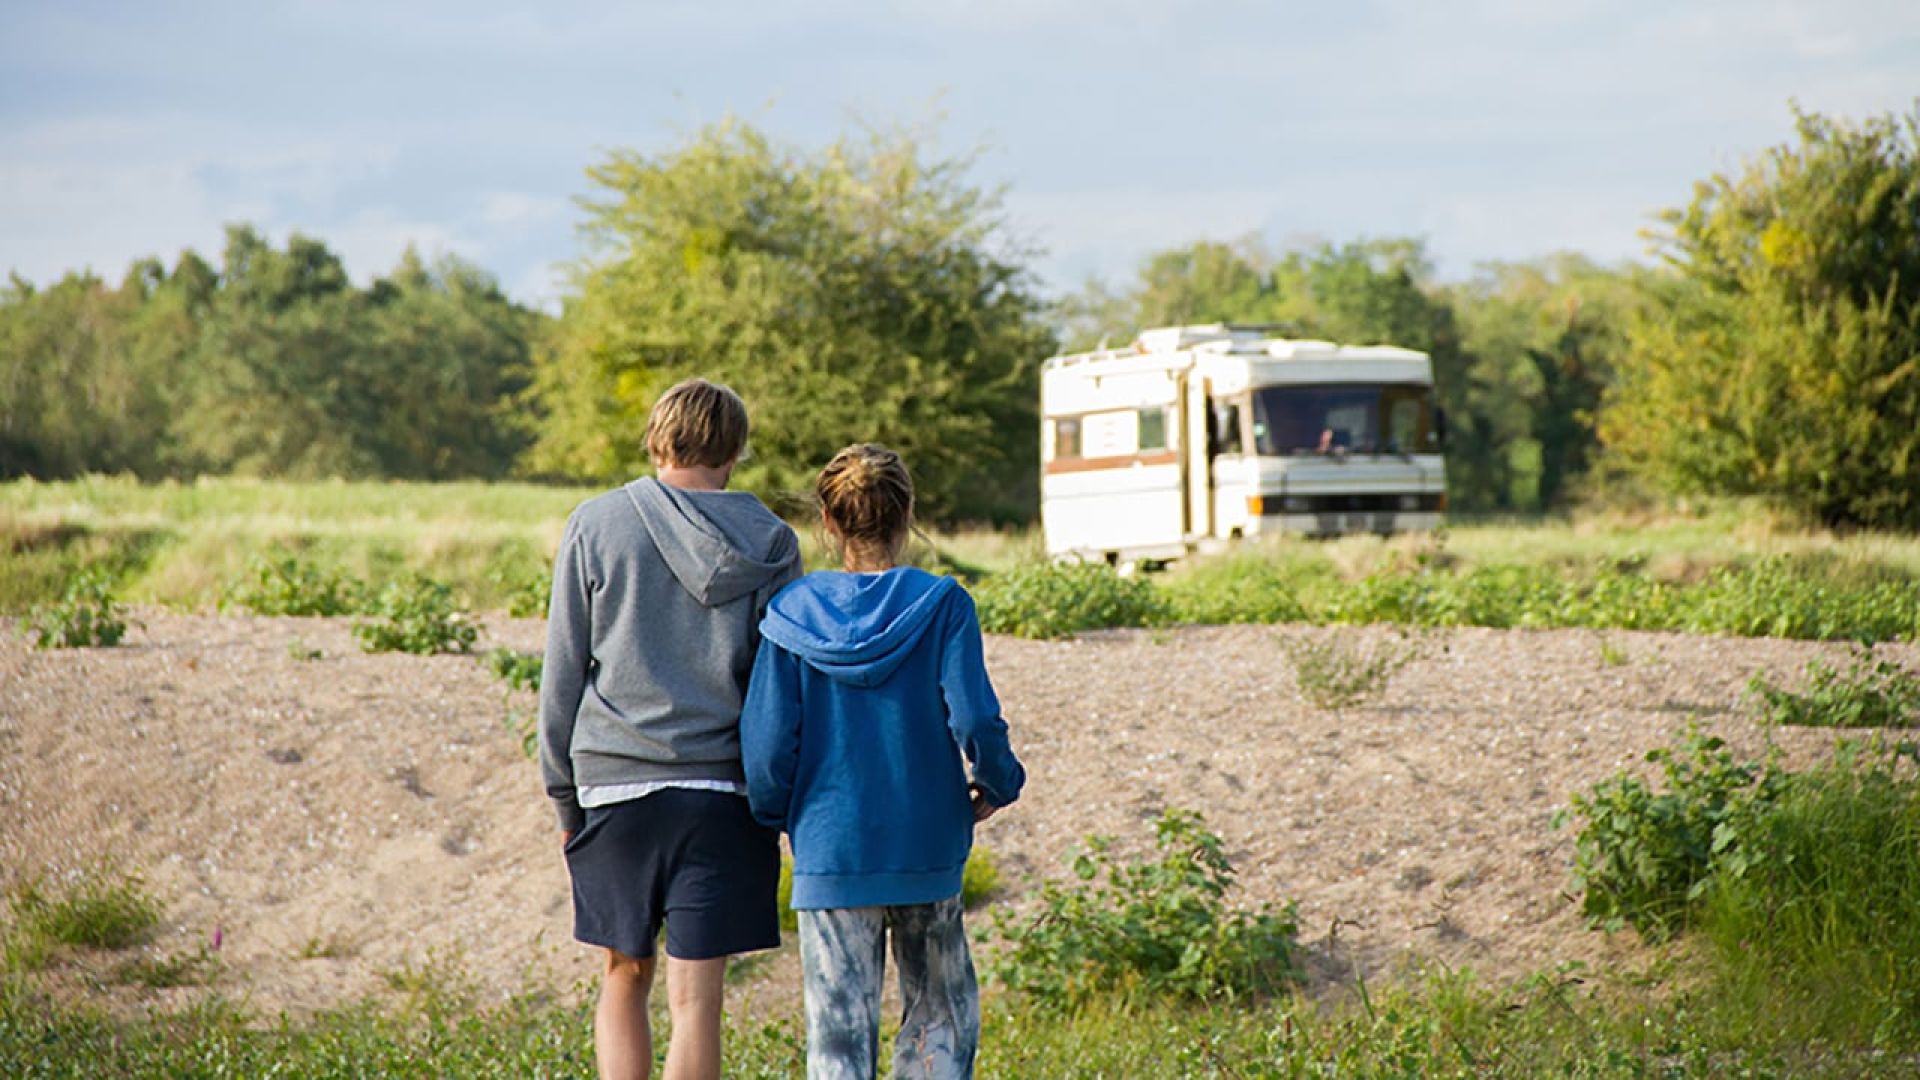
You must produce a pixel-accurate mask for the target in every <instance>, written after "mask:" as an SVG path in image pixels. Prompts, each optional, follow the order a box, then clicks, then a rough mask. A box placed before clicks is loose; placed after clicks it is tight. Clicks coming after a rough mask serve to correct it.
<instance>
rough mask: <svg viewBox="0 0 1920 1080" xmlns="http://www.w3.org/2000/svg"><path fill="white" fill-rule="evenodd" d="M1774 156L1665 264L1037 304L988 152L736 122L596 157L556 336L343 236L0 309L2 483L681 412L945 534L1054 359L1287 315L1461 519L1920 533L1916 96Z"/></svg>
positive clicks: (1214, 272) (440, 468) (484, 466)
mask: <svg viewBox="0 0 1920 1080" xmlns="http://www.w3.org/2000/svg"><path fill="white" fill-rule="evenodd" d="M1795 118H1796V126H1795V132H1794V137H1793V139H1792V140H1791V141H1789V142H1787V143H1785V144H1783V145H1781V146H1777V147H1774V148H1772V149H1770V150H1768V151H1766V152H1764V153H1762V154H1761V155H1759V156H1757V157H1754V158H1752V159H1750V160H1749V161H1747V162H1746V163H1745V164H1744V165H1743V166H1742V167H1741V168H1740V169H1738V170H1736V171H1735V172H1733V173H1731V174H1727V175H1716V176H1713V177H1710V178H1708V179H1706V180H1703V181H1702V182H1700V183H1699V184H1697V185H1696V186H1695V190H1694V192H1693V196H1692V199H1691V201H1690V202H1688V204H1687V205H1685V206H1684V207H1679V208H1675V209H1671V210H1668V211H1666V212H1664V213H1663V214H1661V215H1660V217H1659V218H1658V224H1657V226H1656V227H1655V228H1654V229H1653V231H1652V233H1651V235H1650V238H1651V241H1652V244H1653V250H1654V252H1655V254H1656V256H1657V261H1656V263H1654V264H1653V265H1637V264H1627V265H1621V266H1602V265H1598V264H1596V263H1594V262H1592V261H1590V260H1587V259H1585V258H1582V257H1580V256H1577V255H1565V254H1562V255H1552V256H1546V257H1542V258H1539V259H1535V260H1531V261H1527V262H1517V263H1505V264H1497V265H1488V266H1483V267H1481V268H1480V269H1479V270H1478V271H1477V272H1476V273H1474V274H1473V276H1471V277H1470V278H1468V279H1467V280H1464V281H1454V282H1445V281H1440V280H1438V279H1437V278H1436V275H1435V273H1434V270H1433V265H1432V262H1431V260H1430V258H1429V256H1428V253H1427V251H1426V249H1425V247H1424V245H1423V244H1422V243H1421V242H1420V241H1418V240H1414V239H1406V238H1384V239H1362V240H1355V241H1351V242H1345V243H1337V244H1322V245H1319V246H1315V247H1309V248H1302V249H1297V250H1291V251H1285V252H1280V253H1272V252H1269V251H1267V250H1265V249H1263V248H1262V247H1261V246H1260V245H1259V244H1258V243H1257V242H1252V241H1249V242H1243V243H1238V244H1222V243H1214V242H1203V243H1196V244H1192V245H1189V246H1186V247H1181V248H1177V249H1173V250H1168V251H1162V252H1158V253H1155V254H1153V255H1150V256H1149V257H1147V258H1146V259H1144V260H1143V261H1142V263H1141V264H1140V266H1139V267H1138V270H1137V273H1136V275H1135V277H1134V279H1133V280H1132V281H1130V282H1128V283H1125V284H1123V285H1122V286H1120V287H1119V288H1111V287H1108V286H1106V285H1103V284H1100V283H1091V284H1088V285H1087V286H1085V287H1084V288H1082V289H1080V290H1079V291H1077V292H1074V293H1072V294H1069V295H1067V296H1065V297H1063V298H1059V299H1056V300H1054V301H1052V302H1048V301H1047V300H1046V299H1044V298H1043V297H1042V295H1041V292H1040V288H1039V285H1038V283H1037V281H1036V280H1035V278H1034V277H1033V275H1032V273H1031V270H1030V266H1031V263H1032V261H1033V254H1034V253H1033V252H1032V251H1031V250H1028V249H1026V248H1025V247H1023V246H1022V245H1021V244H1020V242H1019V241H1018V238H1017V237H1015V236H1014V235H1013V234H1012V232H1011V231H1010V230H1009V228H1008V227H1007V225H1006V223H1005V220H1004V217H1003V213H1002V208H1001V203H1000V199H999V194H998V192H996V191H993V190H989V189H985V188H982V187H980V186H979V185H977V184H975V183H973V182H972V181H971V180H970V179H969V175H968V173H969V168H968V166H969V163H968V162H967V161H966V160H954V159H941V158H937V157H933V156H930V155H929V154H928V153H927V152H926V151H925V149H924V147H923V146H922V145H921V144H919V143H918V142H917V141H916V140H915V139H914V138H913V137H911V136H909V135H905V134H898V133H885V132H883V133H878V134H875V133H867V134H863V135H861V136H859V137H850V138H844V139H842V140H840V141H837V142H835V143H833V144H831V145H829V146H826V147H823V148H819V149H815V150H806V149H799V148H794V147H789V146H783V145H780V144H778V143H777V142H775V141H774V140H772V139H770V138H769V137H767V136H766V135H765V134H764V133H762V132H760V131H757V130H755V129H754V128H753V127H751V126H750V125H745V124H741V123H738V122H731V121H730V122H725V123H722V124H719V125H715V126H713V127H710V128H707V129H705V130H703V131H700V132H698V133H696V134H694V135H693V136H692V137H690V138H689V139H688V140H687V141H686V142H685V143H684V144H683V145H681V146H679V147H676V148H674V149H671V150H668V151H666V152H663V153H659V154H642V153H638V152H635V151H615V152H613V153H611V154H609V155H608V156H607V157H606V159H605V160H603V161H601V162H599V163H597V164H595V165H594V166H592V167H591V168H590V169H589V170H588V177H589V180H590V182H591V184H592V194H590V195H589V196H588V197H587V198H585V199H583V200H581V205H582V208H583V212H584V214H585V218H586V220H585V227H584V230H583V232H584V235H585V237H586V251H585V252H584V253H583V254H582V255H581V256H580V258H579V259H578V260H577V261H576V262H575V263H574V264H573V267H572V277H571V286H570V288H569V290H568V292H567V295H566V296H565V298H564V300H563V308H562V310H561V312H560V313H559V314H558V316H547V315H543V314H540V313H538V312H535V311H532V310H529V309H527V308H525V307H522V306H520V305H517V304H515V303H513V302H512V301H511V300H509V299H508V298H507V297H505V296H504V294H502V292H501V291H500V289H499V288H498V286H497V284H496V283H495V282H494V281H493V279H492V278H491V277H490V276H489V275H487V274H486V273H485V272H484V271H482V270H480V269H479V268H477V267H475V266H473V265H471V264H468V263H465V262H462V261H461V260H459V259H457V258H451V257H448V258H442V259H439V260H437V261H435V262H433V263H431V264H427V263H424V262H422V260H421V259H420V258H419V257H418V256H417V255H415V254H413V253H411V252H410V253H409V254H408V255H407V256H406V257H405V258H404V259H403V260H402V261H401V264H400V265H399V266H398V267H396V268H395V270H394V271H393V272H392V273H391V274H389V275H388V276H386V277H383V278H379V279H377V280H375V281H374V282H373V284H372V285H371V286H369V287H367V288H359V287H356V286H355V285H353V284H352V283H351V282H350V281H349V280H348V278H347V276H346V274H345V272H344V269H343V268H342V266H341V264H340V261H339V259H338V258H337V257H336V256H334V255H333V254H332V253H331V252H330V251H328V250H327V248H326V247H325V245H324V244H322V243H321V242H320V241H317V240H314V239H311V238H308V237H303V236H300V235H295V236H293V237H291V238H290V239H289V240H288V242H287V244H286V246H285V248H284V249H277V248H275V247H274V246H272V245H271V244H270V243H268V242H267V241H266V240H264V239H263V238H261V237H260V236H259V235H258V234H257V233H255V232H254V231H253V230H251V229H249V228H246V227H235V228H232V229H230V230H229V232H228V236H227V244H226V250H225V251H224V253H223V254H222V258H221V262H220V265H219V266H218V267H216V266H214V265H212V264H211V263H209V262H207V261H206V260H204V259H202V258H201V257H200V256H198V255H196V254H195V253H193V252H191V251H189V252H186V253H184V254H183V255H181V256H180V258H179V260H178V261H177V262H176V264H175V265H174V266H173V267H172V268H171V269H168V268H166V267H164V266H162V265H161V264H160V263H159V262H157V261H154V260H147V261H143V262H141V263H138V264H136V265H135V266H134V267H133V268H132V269H130V270H129V271H128V273H127V275H126V277H125V278H124V279H123V280H122V282H121V283H120V284H119V285H118V286H117V287H115V286H109V285H107V284H106V283H104V282H102V281H100V280H99V279H97V278H94V277H92V276H90V275H85V274H74V275H69V276H68V277H67V278H65V279H63V280H62V281H60V282H58V283H57V284H55V285H53V286H51V287H48V288H46V289H44V290H40V289H35V288H34V287H33V286H31V285H30V284H28V283H26V282H23V281H21V280H20V279H18V278H17V277H15V278H14V279H13V280H12V282H11V284H10V286H9V287H8V288H7V289H6V290H4V291H3V292H0V476H17V475H23V474H24V475H34V476H41V477H59V476H68V475H73V474H76V473H80V472H86V471H108V472H116V471H131V472H134V473H136V474H138V475H140V476H142V477H167V476H176V477H184V476H192V475H197V474H200V473H207V472H216V473H243V474H257V475H274V476H353V477H361V476H366V477H402V478H418V479H445V478H453V477H480V478H495V477H502V476H507V475H521V476H535V477H546V478H556V479H571V480H583V481H609V480H615V479H619V478H621V477H624V476H627V475H631V474H632V473H634V472H635V471H637V470H638V469H640V468H642V467H643V465H644V456H643V452H642V449H641V446H640V440H639V429H640V427H641V425H642V424H643V423H644V418H645V415H646V411H647V409H648V408H649V407H650V405H651V404H652V401H653V399H654V398H655V397H656V396H657V395H658V394H659V393H660V391H661V390H663V389H664V388H665V387H667V386H669V385H671V384H672V383H673V382H675V381H678V380H679V379H681V378H684V377H687V376H689V375H694V374H701V375H706V376H709V377H713V378H717V379H722V380H724V381H727V382H729V383H731V384H733V385H735V386H737V387H738V388H739V389H741V390H742V391H743V393H745V394H746V395H747V397H748V399H749V403H750V405H751V407H752V408H753V410H754V422H755V432H754V439H753V457H752V458H751V459H750V460H749V461H748V462H747V463H746V465H745V466H744V467H743V472H742V481H743V483H745V484H747V485H748V486H751V487H753V488H755V489H757V490H761V491H763V492H766V493H769V494H772V495H776V496H777V495H778V494H779V493H781V492H788V491H796V490H802V489H804V487H805V484H806V478H807V476H808V475H809V474H810V472H811V469H812V468H813V467H814V465H815V464H817V463H818V462H820V461H824V460H825V459H826V457H827V456H828V455H829V454H831V453H832V451H833V450H834V449H836V448H837V447H838V446H839V445H840V444H842V443H844V442H845V441H847V440H849V439H851V438H856V437H857V438H870V439H877V440H880V441H885V442H889V443H892V444H895V445H897V446H899V447H900V448H901V449H902V450H903V451H905V452H906V453H907V455H908V458H909V460H910V461H912V462H913V463H914V465H915V468H916V471H917V474H918V479H919V481H920V487H921V491H922V500H923V506H922V509H923V511H924V513H925V516H927V517H929V518H931V519H934V520H942V521H950V520H992V521H1021V520H1027V519H1030V518H1031V516H1032V515H1033V513H1034V509H1035V503H1036V476H1035V474H1036V471H1037V469H1036V465H1037V455H1038V446H1037V443H1038V439H1037V435H1036V432H1035V426H1036V425H1035V420H1036V416H1035V410H1036V397H1037V386H1038V372H1039V365H1040V362H1041V360H1043V359H1044V358H1045V357H1046V356H1047V355H1049V354H1050V353H1052V352H1054V351H1056V350H1057V349H1062V348H1067V349H1078V348H1087V347H1092V346H1093V345H1095V344H1096V343H1098V342H1099V341H1101V340H1103V339H1104V340H1109V341H1113V342H1123V341H1126V340H1129V339H1130V338H1131V336H1132V334H1134V333H1135V332H1137V331H1138V330H1140V329H1143V328H1146V327H1152V326H1161V325H1173V324H1180V323H1196V322H1239V323H1248V322H1254V323H1274V324H1279V325H1280V326H1282V327H1285V328H1286V329H1285V332H1286V333H1288V334H1289V335H1290V336H1304V337H1317V338H1325V339H1329V340H1334V341H1341V342H1347V343H1355V344H1364V343H1375V342H1386V343H1391V344H1396V345H1401V346H1405V347H1409V348H1415V349H1421V350H1423V351H1426V352H1428V353H1430V354H1431V355H1432V356H1433V359H1434V366H1435V376H1436V381H1437V382H1438V384H1439V394H1440V398H1441V403H1442V405H1443V406H1444V407H1445V408H1446V410H1447V413H1448V415H1449V426H1450V440H1449V444H1448V448H1447V453H1448V472H1449V476H1448V483H1449V487H1450V494H1451V500H1452V505H1453V506H1454V507H1455V508H1457V509H1462V510H1478V511H1523V512H1524V511H1535V510H1540V509H1547V508H1553V507H1557V506H1562V505H1565V504H1567V503H1568V502H1570V501H1572V500H1576V499H1578V498H1581V497H1583V496H1584V495H1585V494H1587V493H1589V492H1592V491H1594V490H1596V489H1600V488H1605V487H1610V486H1613V485H1618V484H1626V485H1632V486H1636V487H1638V488H1641V489H1644V490H1647V491H1650V492H1670V493H1692V492H1702V493H1716V494H1740V495H1757V496H1761V497H1764V498H1767V499H1770V500H1773V501H1775V502H1777V503H1779V504H1780V505H1782V506H1784V507H1787V508H1789V509H1792V510H1795V511H1798V512H1800V513H1803V514H1805V515H1807V516H1808V517H1810V518H1813V519H1817V520H1820V521H1823V522H1827V523H1832V524H1840V525H1866V526H1884V527H1897V528H1920V473H1917V472H1916V470H1920V153H1917V151H1916V143H1917V142H1920V139H1916V134H1917V132H1916V122H1917V121H1920V110H1916V111H1915V112H1914V113H1911V114H1908V115H1905V116H1898V117H1896V116H1883V117H1875V118H1870V119H1868V120H1865V121H1860V122H1855V121H1849V120H1845V119H1835V118H1828V117H1823V116H1819V115H1815V114H1803V113H1798V112H1796V116H1795Z"/></svg>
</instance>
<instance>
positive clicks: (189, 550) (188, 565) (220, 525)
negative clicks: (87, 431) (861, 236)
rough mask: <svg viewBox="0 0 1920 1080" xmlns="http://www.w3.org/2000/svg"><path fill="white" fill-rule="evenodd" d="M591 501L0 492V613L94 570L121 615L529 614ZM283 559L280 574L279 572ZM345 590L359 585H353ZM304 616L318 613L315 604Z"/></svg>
mask: <svg viewBox="0 0 1920 1080" xmlns="http://www.w3.org/2000/svg"><path fill="white" fill-rule="evenodd" d="M601 490H602V489H600V488H582V487H548V486H543V485H538V484H483V483H448V484H413V483H400V482H379V481H355V482H344V481H340V482H328V481H321V482H312V483H297V482H290V481H256V480H246V479H231V478H230V479H203V480H199V481H196V482H193V483H185V484H181V483H161V484H140V483H137V482H135V481H133V480H131V479H128V478H122V477H100V476H90V477H84V478H81V479H79V480H73V481H67V482H62V483H39V482H35V481H31V480H21V481H14V482H10V483H5V484H0V612H6V613H20V612H24V611H26V610H28V609H29V608H31V607H33V606H34V605H35V604H38V603H43V602H47V601H52V600H57V599H58V598H59V597H60V595H61V593H62V591H63V589H64V588H65V585H66V582H67V581H68V580H69V579H70V578H72V577H73V576H74V575H75V574H77V573H79V572H80V571H82V570H86V569H89V568H98V569H100V570H102V571H104V572H105V573H106V574H107V575H108V576H109V577H110V578H112V579H113V580H114V581H116V582H118V583H119V586H120V588H119V595H120V596H121V598H122V599H124V600H126V601H129V602H133V603H145V604H158V605H162V606H166V607H172V608H178V609H186V610H211V609H213V608H215V607H219V606H222V605H223V604H224V605H226V606H230V607H240V608H248V609H253V610H260V611H263V612H265V613H275V614H278V613H286V614H306V613H322V610H323V609H324V610H332V611H334V612H335V613H346V612H348V611H351V610H353V609H355V608H356V607H358V606H361V604H360V603H359V602H358V601H357V600H356V599H355V598H354V597H353V596H352V595H351V594H353V593H355V592H358V593H359V594H362V595H363V596H369V597H370V596H374V595H377V594H378V592H379V590H380V589H381V588H382V587H384V586H385V585H386V584H388V583H389V582H392V581H396V580H400V579H403V578H405V577H407V576H408V575H409V574H425V575H427V576H430V577H432V578H435V579H436V580H439V581H444V582H447V583H448V584H450V585H451V586H452V587H453V588H454V591H455V592H456V593H457V594H458V595H459V597H460V598H461V600H462V602H463V603H464V605H465V606H467V607H469V608H472V609H475V610H480V611H506V612H509V613H510V614H514V615H519V616H537V615H541V614H544V613H545V610H546V589H547V575H548V572H549V571H550V569H551V567H552V562H553V552H554V550H555V548H556V547H557V546H558V545H559V542H560V534H561V532H562V530H563V529H564V528H565V525H566V520H567V515H568V514H569V513H570V512H572V510H573V508H574V507H575V506H576V505H578V504H579V503H580V502H581V500H583V499H586V498H588V497H590V496H593V495H596V494H599V492H600V491H601ZM794 524H795V529H796V531H797V532H798V534H799V536H800V543H801V549H802V554H803V556H804V557H805V558H806V560H807V564H808V566H809V567H812V568H821V567H826V566H829V565H832V564H833V557H832V554H831V552H830V551H828V550H827V549H826V547H825V546H824V545H823V542H822V540H823V538H822V536H821V533H820V530H819V529H818V528H817V527H816V526H815V525H814V524H812V523H810V522H809V521H807V520H804V519H802V520H797V521H796V522H795V523H794ZM1038 553H1039V539H1038V533H1037V532H1035V531H1032V530H1029V531H1025V532H1019V531H1013V532H1009V531H995V530H985V529H981V530H967V531H960V532H953V533H940V532H925V533H922V534H920V535H917V536H916V537H915V538H914V540H913V541H912V542H911V543H910V544H909V545H908V548H907V551H906V556H907V558H908V559H909V560H910V561H912V562H915V563H916V564H919V565H923V566H927V567H929V568H932V569H938V570H943V571H948V572H954V573H960V574H962V575H965V576H979V575H983V574H991V573H994V572H997V571H1000V570H1004V569H1007V568H1009V567H1011V566H1014V565H1016V564H1019V563H1022V562H1027V561H1031V560H1032V559H1033V558H1035V557H1037V556H1038ZM290 561H291V562H290ZM356 587H357V588H356ZM315 604H318V605H319V607H315V606H314V605H315Z"/></svg>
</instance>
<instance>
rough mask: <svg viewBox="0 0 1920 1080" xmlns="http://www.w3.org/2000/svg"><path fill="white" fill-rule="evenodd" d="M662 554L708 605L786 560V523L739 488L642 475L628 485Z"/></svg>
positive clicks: (740, 592)
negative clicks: (689, 485) (689, 486)
mask: <svg viewBox="0 0 1920 1080" xmlns="http://www.w3.org/2000/svg"><path fill="white" fill-rule="evenodd" d="M625 490H626V493H627V498H628V500H630V501H631V502H632V503H633V508H634V511H635V512H636V513H638V514H639V515H640V520H641V522H642V523H643V524H645V525H646V528H647V535H649V536H651V537H652V538H653V545H654V547H655V548H657V549H659V551H660V558H661V559H662V560H663V561H665V562H666V564H667V567H668V568H669V569H671V570H672V571H673V576H674V578H675V579H677V580H678V581H679V582H680V585H681V587H682V588H684V589H686V590H687V592H689V593H691V594H692V595H693V597H694V599H696V600H698V601H700V603H702V604H703V605H705V606H707V607H718V606H719V605H721V604H724V603H727V602H728V601H730V600H737V599H739V598H740V597H742V596H745V595H747V594H748V593H751V592H753V591H754V590H755V589H758V588H759V587H760V586H762V585H764V584H766V583H767V581H768V580H769V579H771V578H772V577H773V576H774V575H775V574H777V573H780V572H781V570H782V569H784V568H785V567H786V565H787V559H788V557H789V554H790V553H789V552H788V551H786V550H784V546H785V545H784V543H783V542H784V539H785V536H786V534H787V529H786V527H785V526H784V525H782V524H781V523H780V521H779V519H778V518H775V517H773V516H772V515H771V514H768V513H767V512H766V509H765V507H764V506H763V505H762V504H761V503H760V500H758V499H756V498H754V497H753V496H752V495H749V494H747V493H746V492H739V491H687V490H685V489H683V488H677V487H673V486H671V485H669V484H663V483H661V482H660V481H658V480H656V479H654V478H653V477H650V476H648V477H642V478H640V479H638V480H635V481H633V482H632V483H630V484H628V485H627V486H626V488H625Z"/></svg>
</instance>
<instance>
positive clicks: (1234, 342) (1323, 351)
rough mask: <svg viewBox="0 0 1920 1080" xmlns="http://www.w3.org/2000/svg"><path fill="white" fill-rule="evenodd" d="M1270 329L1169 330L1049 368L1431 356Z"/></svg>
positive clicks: (1212, 326) (1072, 356)
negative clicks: (1222, 358) (1176, 357)
mask: <svg viewBox="0 0 1920 1080" xmlns="http://www.w3.org/2000/svg"><path fill="white" fill-rule="evenodd" d="M1267 329H1269V328H1268V327H1265V326H1228V325H1222V324H1220V323H1208V324H1203V325H1198V326H1163V327H1158V328H1155V329H1152V330H1142V331H1141V332H1140V336H1139V337H1137V338H1136V339H1134V341H1133V343H1132V344H1131V345H1128V346H1124V347H1121V348H1117V349H1097V350H1094V351H1092V352H1084V353H1068V354H1065V355H1062V356H1056V357H1053V358H1052V359H1050V360H1048V361H1047V364H1046V366H1047V367H1049V368H1059V367H1066V366H1069V365H1073V364H1084V363H1101V364H1103V365H1106V364H1113V365H1114V366H1115V367H1135V366H1138V367H1143V368H1151V367H1158V366H1161V364H1160V363H1157V362H1156V361H1155V359H1154V358H1156V357H1164V356H1166V355H1167V354H1170V353H1181V352H1188V353H1212V354H1214V355H1217V356H1218V355H1234V356H1264V357H1271V358H1273V359H1276V360H1328V359H1338V360H1424V359H1426V354H1425V353H1422V352H1417V351H1415V350H1412V349H1402V348H1399V347H1398V346H1394V345H1339V344H1336V343H1334V342H1331V341H1319V340H1314V339H1294V338H1270V337H1266V336H1264V333H1265V331H1266V330H1267Z"/></svg>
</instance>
